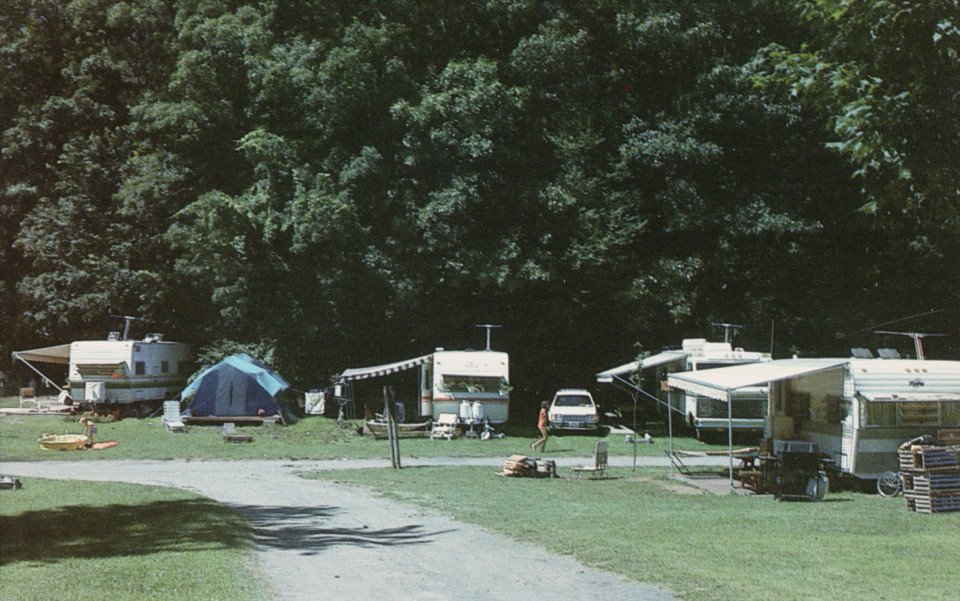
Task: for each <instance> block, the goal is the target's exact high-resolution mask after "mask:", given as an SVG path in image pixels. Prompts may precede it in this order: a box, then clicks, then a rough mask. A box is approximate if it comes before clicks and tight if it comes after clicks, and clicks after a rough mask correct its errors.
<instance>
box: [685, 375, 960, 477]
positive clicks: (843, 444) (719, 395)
mask: <svg viewBox="0 0 960 601" xmlns="http://www.w3.org/2000/svg"><path fill="white" fill-rule="evenodd" d="M668 383H669V385H670V386H671V387H675V388H678V389H681V390H684V391H687V392H690V393H692V394H697V395H702V396H707V397H710V398H713V399H716V400H717V401H719V402H721V403H724V404H725V403H726V402H728V401H729V399H730V398H733V396H734V393H735V392H736V391H737V390H741V389H743V388H748V387H755V386H765V385H768V384H769V396H768V414H767V419H766V424H765V428H764V436H765V438H768V439H771V440H774V441H775V440H798V439H800V440H807V441H810V442H815V443H817V446H818V448H819V450H820V451H821V452H824V453H827V454H828V455H829V456H830V458H831V459H832V460H833V463H834V467H835V468H836V469H837V470H839V471H840V472H842V473H845V474H849V475H852V476H856V477H858V478H876V477H877V476H878V475H879V474H881V473H883V472H885V471H888V470H896V469H897V468H898V463H897V447H898V446H899V445H900V444H901V443H903V442H904V441H906V440H910V439H912V438H915V437H917V436H920V435H921V434H930V435H933V436H936V435H937V434H938V432H939V430H941V429H945V428H956V427H958V426H960V361H921V360H915V359H865V358H849V359H785V360H777V361H771V362H769V363H764V364H756V365H742V366H737V367H728V368H724V369H716V370H711V371H709V372H702V373H675V374H671V375H670V376H669V377H668Z"/></svg>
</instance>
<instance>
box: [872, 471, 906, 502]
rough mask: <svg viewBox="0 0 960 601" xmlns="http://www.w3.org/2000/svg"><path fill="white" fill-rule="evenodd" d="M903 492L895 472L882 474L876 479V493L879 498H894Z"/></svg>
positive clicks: (897, 474)
mask: <svg viewBox="0 0 960 601" xmlns="http://www.w3.org/2000/svg"><path fill="white" fill-rule="evenodd" d="M902 490H903V483H902V482H901V481H900V474H899V473H897V472H883V473H882V474H880V477H879V478H877V492H878V493H879V494H880V496H881V497H887V498H889V497H895V496H897V495H899V494H900V492H901V491H902Z"/></svg>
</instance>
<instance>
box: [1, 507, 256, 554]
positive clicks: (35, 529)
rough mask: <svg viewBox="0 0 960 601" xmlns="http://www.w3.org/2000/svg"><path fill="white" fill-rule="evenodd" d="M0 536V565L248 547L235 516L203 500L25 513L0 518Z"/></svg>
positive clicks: (244, 531) (244, 528)
mask: <svg viewBox="0 0 960 601" xmlns="http://www.w3.org/2000/svg"><path fill="white" fill-rule="evenodd" d="M0 533H3V534H2V536H0V565H7V564H11V563H15V562H20V561H39V562H57V561H59V560H61V559H68V558H74V557H96V558H103V557H119V556H132V555H149V554H151V553H159V552H163V551H179V552H184V551H201V550H209V549H217V548H249V547H251V545H252V540H251V536H250V530H249V527H248V526H247V525H246V524H245V523H244V522H243V520H241V519H240V518H239V517H238V516H237V514H236V513H234V512H233V511H231V510H230V509H229V508H227V507H224V506H222V505H220V504H218V503H215V502H213V501H207V500H203V499H183V500H170V501H154V502H150V503H144V504H139V505H120V504H114V505H104V506H98V507H92V506H89V505H70V506H64V507H60V508H57V509H49V510H40V511H26V512H23V513H20V514H18V515H11V516H6V515H5V516H0Z"/></svg>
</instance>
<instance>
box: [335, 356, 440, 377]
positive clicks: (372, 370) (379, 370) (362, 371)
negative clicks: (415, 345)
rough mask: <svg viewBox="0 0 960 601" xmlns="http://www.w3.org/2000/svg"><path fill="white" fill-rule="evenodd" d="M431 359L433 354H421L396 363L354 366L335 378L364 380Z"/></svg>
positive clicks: (412, 366)
mask: <svg viewBox="0 0 960 601" xmlns="http://www.w3.org/2000/svg"><path fill="white" fill-rule="evenodd" d="M432 359H433V355H432V354H431V355H423V356H422V357H414V358H413V359H407V360H405V361H397V362H396V363H387V364H385V365H374V366H372V367H356V368H351V369H347V370H344V372H343V373H342V374H340V376H339V377H338V378H337V380H339V381H340V382H351V381H353V380H366V379H369V378H379V377H381V376H386V375H389V374H394V373H397V372H401V371H404V370H407V369H412V368H414V367H417V366H419V365H422V364H424V363H426V362H428V361H431V360H432Z"/></svg>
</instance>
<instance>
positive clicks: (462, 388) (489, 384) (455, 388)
mask: <svg viewBox="0 0 960 601" xmlns="http://www.w3.org/2000/svg"><path fill="white" fill-rule="evenodd" d="M440 389H441V390H443V391H444V392H469V393H481V392H482V393H491V394H500V393H501V392H503V391H505V390H507V379H506V378H504V377H498V376H443V379H442V381H441V384H440Z"/></svg>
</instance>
